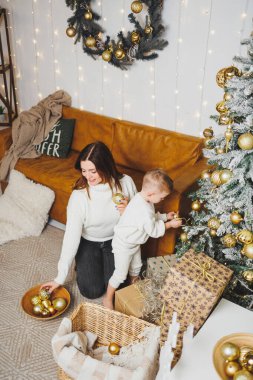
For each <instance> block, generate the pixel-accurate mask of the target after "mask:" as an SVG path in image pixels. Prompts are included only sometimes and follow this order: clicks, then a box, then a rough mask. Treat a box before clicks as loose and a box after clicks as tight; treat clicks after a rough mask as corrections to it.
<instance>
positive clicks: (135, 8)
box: [131, 1, 143, 13]
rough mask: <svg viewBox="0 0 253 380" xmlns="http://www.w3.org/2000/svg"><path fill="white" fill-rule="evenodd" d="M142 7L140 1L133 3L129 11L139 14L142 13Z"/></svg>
mask: <svg viewBox="0 0 253 380" xmlns="http://www.w3.org/2000/svg"><path fill="white" fill-rule="evenodd" d="M142 8H143V5H142V3H141V2H140V1H133V2H132V4H131V10H132V12H134V13H140V12H141V11H142Z"/></svg>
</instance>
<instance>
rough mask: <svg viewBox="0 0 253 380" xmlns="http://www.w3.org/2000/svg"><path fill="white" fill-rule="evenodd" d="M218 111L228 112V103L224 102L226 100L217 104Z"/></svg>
mask: <svg viewBox="0 0 253 380" xmlns="http://www.w3.org/2000/svg"><path fill="white" fill-rule="evenodd" d="M216 111H218V112H219V113H221V114H223V113H226V112H228V108H227V107H226V103H225V102H224V100H222V101H221V102H219V103H217V104H216Z"/></svg>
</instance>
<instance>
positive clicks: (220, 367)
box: [213, 333, 253, 380]
mask: <svg viewBox="0 0 253 380" xmlns="http://www.w3.org/2000/svg"><path fill="white" fill-rule="evenodd" d="M227 342H231V343H234V344H236V345H237V346H238V347H239V348H240V347H242V346H247V347H252V350H253V334H247V333H236V334H230V335H226V336H223V337H222V338H221V339H220V340H218V342H217V343H216V345H215V346H214V349H213V364H214V367H215V369H216V371H217V373H218V374H219V376H220V379H222V380H231V377H229V376H227V375H226V373H225V369H224V367H225V359H224V358H223V357H222V355H221V346H222V345H223V344H224V343H227Z"/></svg>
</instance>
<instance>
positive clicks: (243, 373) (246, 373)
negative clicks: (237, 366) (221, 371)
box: [233, 369, 253, 380]
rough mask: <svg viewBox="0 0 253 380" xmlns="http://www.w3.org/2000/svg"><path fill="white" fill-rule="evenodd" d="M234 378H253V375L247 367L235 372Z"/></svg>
mask: <svg viewBox="0 0 253 380" xmlns="http://www.w3.org/2000/svg"><path fill="white" fill-rule="evenodd" d="M233 380H253V375H252V374H251V373H250V372H249V371H247V370H246V369H242V370H241V371H238V372H236V373H235V374H234V377H233Z"/></svg>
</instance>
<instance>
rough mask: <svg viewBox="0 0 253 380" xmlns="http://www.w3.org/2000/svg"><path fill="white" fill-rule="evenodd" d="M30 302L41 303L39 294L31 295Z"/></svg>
mask: <svg viewBox="0 0 253 380" xmlns="http://www.w3.org/2000/svg"><path fill="white" fill-rule="evenodd" d="M31 303H32V304H33V305H38V304H39V303H41V298H40V296H33V297H31Z"/></svg>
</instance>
